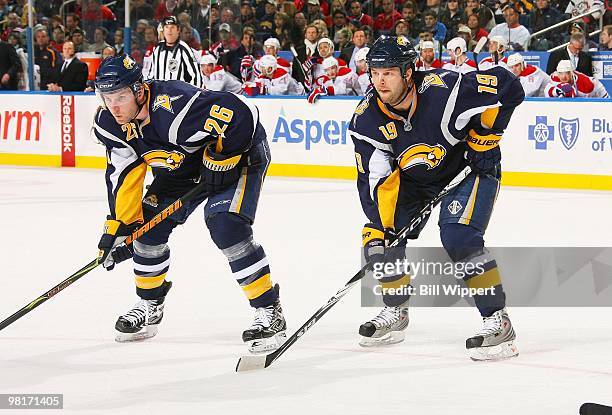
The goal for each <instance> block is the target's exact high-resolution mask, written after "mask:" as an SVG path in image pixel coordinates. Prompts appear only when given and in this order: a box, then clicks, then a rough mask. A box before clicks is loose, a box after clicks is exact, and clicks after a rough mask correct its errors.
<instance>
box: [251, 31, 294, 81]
mask: <svg viewBox="0 0 612 415" xmlns="http://www.w3.org/2000/svg"><path fill="white" fill-rule="evenodd" d="M263 48H264V53H265V54H266V55H271V56H274V57H275V58H276V64H277V65H278V66H279V67H280V68H283V69H284V70H285V71H287V73H291V62H289V61H288V60H286V59H285V58H281V57H280V56H278V51H279V50H280V49H281V45H280V42H279V41H278V39H277V38H275V37H269V38H267V39H266V41H265V42H264V44H263ZM264 56H265V55H264ZM260 61H261V58H259V59H257V60H256V61H255V66H254V71H255V76H258V75H259V74H260V73H261V70H260V69H259V63H260Z"/></svg>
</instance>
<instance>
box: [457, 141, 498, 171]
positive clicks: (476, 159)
mask: <svg viewBox="0 0 612 415" xmlns="http://www.w3.org/2000/svg"><path fill="white" fill-rule="evenodd" d="M465 159H466V160H467V162H468V164H469V166H470V167H471V168H472V171H473V172H474V173H476V174H490V175H492V176H495V175H496V173H497V167H498V165H499V163H500V162H501V150H500V149H499V146H495V147H493V148H492V149H490V150H486V151H476V150H474V149H473V148H472V147H470V146H468V148H467V150H466V152H465Z"/></svg>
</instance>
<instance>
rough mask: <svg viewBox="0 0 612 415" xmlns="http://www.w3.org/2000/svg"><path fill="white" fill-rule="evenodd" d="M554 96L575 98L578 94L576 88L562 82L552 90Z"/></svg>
mask: <svg viewBox="0 0 612 415" xmlns="http://www.w3.org/2000/svg"><path fill="white" fill-rule="evenodd" d="M552 96H553V97H559V98H573V97H575V96H576V90H575V89H574V87H573V86H571V85H570V84H568V83H560V84H559V85H557V86H556V87H554V88H553V90H552Z"/></svg>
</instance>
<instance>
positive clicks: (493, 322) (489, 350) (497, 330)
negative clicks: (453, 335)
mask: <svg viewBox="0 0 612 415" xmlns="http://www.w3.org/2000/svg"><path fill="white" fill-rule="evenodd" d="M482 320H483V326H482V329H481V330H480V331H479V332H478V333H476V335H474V336H473V337H470V338H469V339H467V340H466V341H465V347H466V348H467V349H468V354H469V356H470V358H471V359H472V360H502V359H507V358H509V357H513V356H517V355H518V349H517V348H516V346H515V345H514V339H516V333H515V332H514V329H513V328H512V322H511V321H510V318H509V317H508V312H507V311H506V309H505V308H503V309H501V310H499V311H496V312H495V313H493V314H492V315H491V316H490V317H484V318H483V319H482Z"/></svg>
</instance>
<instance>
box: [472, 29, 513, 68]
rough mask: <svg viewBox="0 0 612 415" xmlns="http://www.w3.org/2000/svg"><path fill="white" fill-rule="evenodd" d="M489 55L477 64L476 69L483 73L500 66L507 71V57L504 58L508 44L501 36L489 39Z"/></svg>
mask: <svg viewBox="0 0 612 415" xmlns="http://www.w3.org/2000/svg"><path fill="white" fill-rule="evenodd" d="M488 47H489V53H490V54H491V55H490V56H487V57H486V58H484V59H483V60H481V61H480V62H479V63H478V67H479V68H480V70H481V71H485V70H487V69H489V68H492V67H493V66H501V67H503V68H506V69H508V65H507V62H508V57H507V56H504V55H505V53H506V50H508V42H506V39H504V38H503V37H501V36H491V37H490V38H489V46H488Z"/></svg>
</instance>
